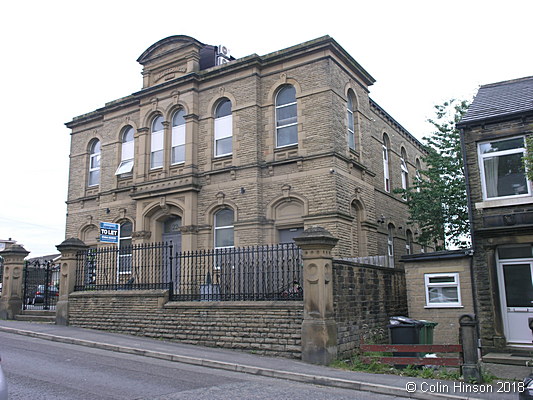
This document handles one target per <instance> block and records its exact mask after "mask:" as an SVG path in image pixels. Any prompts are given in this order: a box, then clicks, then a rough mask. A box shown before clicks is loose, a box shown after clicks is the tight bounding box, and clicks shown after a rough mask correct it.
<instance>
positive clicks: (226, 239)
mask: <svg viewBox="0 0 533 400" xmlns="http://www.w3.org/2000/svg"><path fill="white" fill-rule="evenodd" d="M233 218H234V215H233V210H232V209H231V208H223V209H222V210H219V211H217V212H216V214H215V248H216V249H219V248H223V247H233V245H234V240H233Z"/></svg>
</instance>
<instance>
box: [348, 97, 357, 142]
mask: <svg viewBox="0 0 533 400" xmlns="http://www.w3.org/2000/svg"><path fill="white" fill-rule="evenodd" d="M346 113H347V117H348V147H349V148H350V149H352V150H355V123H354V115H353V95H352V93H348V104H347V108H346Z"/></svg>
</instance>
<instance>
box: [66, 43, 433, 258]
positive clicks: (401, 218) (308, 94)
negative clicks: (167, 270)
mask: <svg viewBox="0 0 533 400" xmlns="http://www.w3.org/2000/svg"><path fill="white" fill-rule="evenodd" d="M137 61H138V62H139V63H140V64H141V65H142V66H143V71H142V76H143V86H142V89H141V90H139V91H138V92H135V93H133V94H131V95H129V96H126V97H124V98H121V99H118V100H114V101H111V102H109V103H106V104H105V106H104V107H102V108H99V109H97V110H95V111H92V112H89V113H87V114H84V115H81V116H78V117H76V118H74V119H73V120H72V121H70V122H68V123H67V124H66V125H67V127H68V128H70V129H71V130H72V133H71V150H70V176H69V189H68V200H67V205H68V215H67V224H66V236H67V237H78V238H80V239H81V240H83V241H84V242H85V243H86V244H88V245H90V246H96V245H98V241H99V239H98V238H99V229H98V225H99V222H101V221H105V222H114V223H119V224H120V225H121V233H120V242H121V245H128V244H131V243H146V242H156V241H162V240H164V241H168V240H172V241H173V243H174V244H176V245H177V246H178V248H179V249H181V250H196V249H208V248H213V247H214V248H217V247H229V246H248V245H256V244H274V243H279V242H289V241H291V240H292V238H293V237H295V236H297V235H299V234H300V233H301V232H302V231H303V229H304V228H308V227H310V226H315V225H318V226H321V227H324V228H325V229H327V230H328V231H329V232H331V233H332V234H333V235H334V236H335V237H338V238H339V239H340V240H339V243H338V245H337V246H336V248H335V250H334V252H335V253H334V254H335V256H337V257H339V256H341V257H347V258H357V257H366V256H381V257H382V259H383V260H386V261H388V262H389V261H390V262H392V260H393V259H396V260H398V259H399V257H400V256H402V255H404V254H407V253H413V252H419V251H421V246H419V245H418V244H417V243H416V227H415V226H410V225H408V224H407V219H408V211H407V206H406V203H405V201H403V200H402V198H401V196H400V195H398V194H395V193H394V189H395V188H401V187H405V186H407V185H409V183H410V182H412V180H413V179H414V177H415V176H416V174H417V173H418V170H419V169H420V168H421V166H420V165H421V164H420V163H421V156H422V154H423V151H424V150H423V147H422V145H421V144H420V143H419V141H418V140H416V139H415V138H414V137H413V136H412V135H411V134H409V132H407V131H406V130H405V129H404V128H403V127H402V126H401V125H400V124H399V123H398V122H396V121H395V120H394V119H393V118H392V117H391V116H390V115H389V114H387V112H386V111H384V110H383V109H382V108H381V107H380V106H379V105H378V104H376V103H375V102H374V101H373V100H372V99H370V97H369V87H370V86H371V85H372V84H373V83H374V79H373V78H372V76H371V75H370V74H369V73H368V72H367V71H365V70H364V69H363V68H362V67H361V66H360V65H359V64H358V63H357V62H356V61H355V60H354V59H353V58H352V57H351V56H350V55H349V54H348V53H347V52H346V51H345V50H344V49H343V48H342V47H340V46H339V44H338V43H336V42H335V41H334V40H333V39H332V38H330V37H328V36H325V37H321V38H318V39H315V40H312V41H309V42H306V43H302V44H299V45H296V46H293V47H290V48H287V49H283V50H280V51H276V52H274V53H271V54H267V55H264V56H258V55H256V54H252V55H250V56H247V57H243V58H239V59H234V58H233V57H231V56H230V55H229V52H228V50H227V48H226V47H224V46H210V45H205V44H203V43H200V42H199V41H197V40H195V39H193V38H191V37H188V36H181V35H180V36H171V37H168V38H166V39H163V40H160V41H158V42H157V43H155V44H153V45H152V46H150V47H149V48H148V49H147V50H146V51H144V52H143V53H142V54H141V56H140V57H139V58H138V60H137Z"/></svg>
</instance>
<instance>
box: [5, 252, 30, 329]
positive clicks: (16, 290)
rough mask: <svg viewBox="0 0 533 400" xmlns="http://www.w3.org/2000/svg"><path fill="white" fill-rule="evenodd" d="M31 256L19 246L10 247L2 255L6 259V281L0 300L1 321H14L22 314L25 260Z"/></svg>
mask: <svg viewBox="0 0 533 400" xmlns="http://www.w3.org/2000/svg"><path fill="white" fill-rule="evenodd" d="M28 254H30V252H29V251H26V249H24V247H22V246H21V245H19V244H11V245H8V246H7V247H6V248H5V249H4V251H2V252H0V255H1V256H2V257H3V258H4V279H3V282H2V297H1V298H0V319H14V318H15V316H16V315H18V314H20V313H22V302H23V298H22V296H23V294H22V292H23V288H22V281H23V276H24V258H26V256H27V255H28Z"/></svg>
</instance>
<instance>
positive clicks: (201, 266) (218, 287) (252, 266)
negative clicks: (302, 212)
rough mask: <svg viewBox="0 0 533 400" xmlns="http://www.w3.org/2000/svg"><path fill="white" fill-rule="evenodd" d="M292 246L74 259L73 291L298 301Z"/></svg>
mask: <svg viewBox="0 0 533 400" xmlns="http://www.w3.org/2000/svg"><path fill="white" fill-rule="evenodd" d="M301 282H302V260H301V253H300V250H299V248H298V247H297V246H295V245H294V244H279V245H273V246H256V247H245V248H225V249H214V250H199V251H190V252H181V253H179V252H177V253H174V252H173V247H172V243H171V242H170V243H150V244H141V245H133V246H127V247H120V248H118V247H116V246H109V247H104V248H99V249H88V250H85V251H82V252H79V253H78V254H77V267H76V284H75V287H74V290H76V291H88V290H141V289H168V290H170V298H171V299H172V300H178V301H202V300H203V301H239V300H241V301H243V300H247V301H249V300H255V301H257V300H301V299H302V297H303V296H302V287H301V284H300V283H301Z"/></svg>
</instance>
